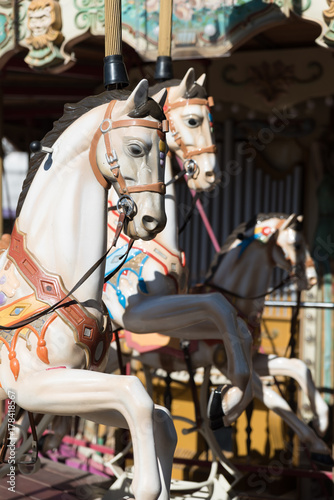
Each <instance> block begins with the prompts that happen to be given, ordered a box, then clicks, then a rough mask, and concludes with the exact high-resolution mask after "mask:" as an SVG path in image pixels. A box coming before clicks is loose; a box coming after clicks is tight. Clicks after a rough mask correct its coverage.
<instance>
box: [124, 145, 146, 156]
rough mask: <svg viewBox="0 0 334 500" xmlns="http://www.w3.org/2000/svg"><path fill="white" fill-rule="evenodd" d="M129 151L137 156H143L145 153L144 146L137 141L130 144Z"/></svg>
mask: <svg viewBox="0 0 334 500" xmlns="http://www.w3.org/2000/svg"><path fill="white" fill-rule="evenodd" d="M128 151H129V153H130V155H131V156H135V157H139V156H143V155H144V154H145V152H144V148H143V147H142V146H140V145H139V144H136V143H133V144H128Z"/></svg>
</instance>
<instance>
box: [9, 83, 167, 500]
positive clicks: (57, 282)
mask: <svg viewBox="0 0 334 500" xmlns="http://www.w3.org/2000/svg"><path fill="white" fill-rule="evenodd" d="M160 97H162V95H160ZM159 100H160V99H159ZM163 118H164V115H163V113H162V111H161V108H160V106H159V105H158V104H157V103H156V102H155V101H154V100H153V99H149V98H148V83H147V81H146V80H143V81H142V82H141V83H140V84H139V85H138V86H137V87H136V89H135V90H134V91H133V92H132V93H131V94H129V93H124V92H116V93H113V92H106V93H104V94H101V96H96V97H91V98H87V99H85V100H83V101H81V102H80V103H78V105H73V106H67V110H66V112H65V114H64V116H63V117H62V119H60V120H59V121H58V122H57V124H56V125H58V127H57V126H56V127H55V128H54V129H53V131H51V133H50V134H48V136H47V137H46V140H45V141H44V146H48V147H50V148H51V153H50V154H48V155H47V156H46V157H44V158H41V157H40V156H38V155H37V157H36V161H35V167H36V168H34V169H31V170H30V171H29V174H28V176H27V179H26V181H25V183H24V187H23V191H22V195H21V198H20V201H19V209H18V216H17V219H16V222H15V227H14V229H13V233H12V236H11V243H10V247H9V249H8V250H7V251H5V252H4V253H3V254H2V255H1V257H0V298H1V305H0V325H1V327H2V330H1V332H0V343H1V364H0V381H1V389H0V398H1V399H5V398H8V397H10V398H11V399H12V400H14V401H15V403H17V404H18V405H19V406H20V407H21V408H23V409H25V410H28V411H30V412H37V413H42V414H47V413H52V414H57V415H65V416H66V415H67V416H70V415H79V416H81V417H82V418H85V419H88V420H93V421H95V422H97V423H103V424H105V425H111V426H116V427H123V428H129V430H130V433H131V437H132V443H133V452H134V463H135V475H134V479H133V483H132V488H133V493H134V496H135V499H136V500H144V499H145V500H157V499H159V500H168V498H169V486H170V477H171V467H172V459H173V453H174V448H175V444H176V435H175V429H174V425H173V423H172V420H171V417H170V415H169V413H168V412H167V411H166V410H165V409H164V408H161V407H155V406H154V404H153V402H152V400H151V398H150V397H149V396H148V394H147V392H146V390H145V389H144V387H143V385H142V384H141V383H140V381H139V380H138V379H137V378H136V377H123V376H117V375H109V374H105V373H102V371H103V369H104V368H105V365H106V357H107V353H108V350H109V345H110V329H109V328H108V320H107V313H106V311H105V309H104V307H103V303H102V285H103V278H104V266H103V265H96V263H100V264H101V262H102V261H103V258H101V257H103V255H104V254H105V252H106V248H107V247H106V244H107V189H108V188H109V187H110V183H112V184H113V185H114V187H115V189H116V190H117V191H118V193H119V194H120V195H124V194H125V195H126V196H127V197H126V198H125V204H127V203H130V205H131V207H133V208H134V209H135V212H136V214H135V217H133V215H134V214H133V213H132V214H130V217H131V220H130V221H129V223H128V224H127V225H126V230H127V234H128V235H129V236H131V237H133V238H138V237H140V238H144V239H147V238H151V237H152V236H154V235H156V234H157V232H159V231H160V230H161V229H162V228H163V227H164V224H165V212H164V200H163V196H162V195H163V193H164V183H163V182H162V180H163V171H164V168H163V166H164V165H163V161H161V160H162V159H161V155H160V152H161V151H162V150H163V149H164V133H163V127H162V120H163ZM130 199H131V200H130ZM123 201H124V199H123ZM122 203H123V202H122V201H120V206H122V205H121V204H122ZM124 206H125V205H124ZM127 209H128V207H127V208H126V210H127ZM128 215H129V214H128ZM87 271H88V273H87Z"/></svg>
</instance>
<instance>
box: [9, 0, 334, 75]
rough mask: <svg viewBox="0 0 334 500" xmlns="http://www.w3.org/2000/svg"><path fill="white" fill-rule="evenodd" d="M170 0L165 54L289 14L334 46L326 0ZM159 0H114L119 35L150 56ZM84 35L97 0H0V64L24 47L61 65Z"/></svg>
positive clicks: (214, 48) (50, 64)
mask: <svg viewBox="0 0 334 500" xmlns="http://www.w3.org/2000/svg"><path fill="white" fill-rule="evenodd" d="M173 5H174V11H173V37H172V58H173V60H179V59H181V60H182V59H186V60H189V59H194V58H219V57H222V56H224V55H228V54H230V53H231V52H233V51H234V50H235V49H236V48H237V47H239V46H241V45H243V44H244V43H246V42H247V40H249V39H251V38H253V37H256V36H257V35H258V34H259V33H262V32H264V31H265V30H268V29H269V28H272V27H275V26H283V25H287V26H288V23H289V22H290V17H291V16H295V17H296V16H298V18H300V19H305V20H306V21H313V22H314V23H316V24H317V25H318V27H319V31H320V30H321V34H320V36H318V38H317V43H319V44H320V45H322V46H326V47H328V48H334V24H333V21H334V19H333V16H334V2H333V1H328V2H327V1H326V0H223V1H218V0H197V1H196V2H189V1H187V0H174V4H173ZM159 8H160V1H159V0H150V1H145V0H122V27H123V41H124V42H126V43H127V44H129V45H130V46H131V47H132V48H133V49H135V50H136V51H137V52H138V54H139V55H140V57H141V58H142V59H143V60H144V61H155V60H156V57H157V47H158V36H159ZM306 24H307V23H306ZM15 27H16V28H15ZM15 30H16V31H15ZM317 35H318V34H317ZM317 35H316V36H317ZM92 36H93V37H100V38H103V37H104V0H17V1H16V2H14V1H11V0H0V68H1V67H3V65H4V64H5V63H6V61H7V60H8V59H9V58H11V57H12V56H13V55H14V54H15V53H16V52H17V51H26V58H25V62H26V64H27V65H28V66H30V67H32V68H36V69H38V70H39V71H40V70H43V71H48V72H54V73H55V72H57V73H58V72H61V71H64V70H67V69H69V68H70V67H71V66H73V64H74V63H75V61H76V56H75V53H73V49H74V47H75V46H76V45H77V44H78V43H80V42H82V40H84V39H85V38H88V37H92ZM316 36H315V38H316Z"/></svg>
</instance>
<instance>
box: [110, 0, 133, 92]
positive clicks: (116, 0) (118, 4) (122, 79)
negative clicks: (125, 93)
mask: <svg viewBox="0 0 334 500" xmlns="http://www.w3.org/2000/svg"><path fill="white" fill-rule="evenodd" d="M121 8H122V1H121V0H105V5H104V10H105V58H104V86H105V88H106V89H107V90H111V89H113V88H123V87H126V86H127V85H129V79H128V75H127V71H126V68H125V64H124V61H123V56H122V13H121Z"/></svg>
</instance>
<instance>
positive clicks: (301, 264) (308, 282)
mask: <svg viewBox="0 0 334 500" xmlns="http://www.w3.org/2000/svg"><path fill="white" fill-rule="evenodd" d="M302 222H303V216H302V215H299V216H297V215H295V214H291V215H290V216H289V217H287V218H286V219H284V220H283V221H282V219H280V220H279V222H278V224H277V225H276V227H275V229H274V230H273V233H272V234H271V236H270V238H271V239H272V240H273V241H274V243H275V244H274V245H273V250H272V258H273V260H274V262H275V265H277V266H278V267H280V268H281V269H284V270H285V271H287V272H289V274H290V277H291V278H292V279H293V281H294V282H295V284H296V286H297V289H298V290H300V291H301V290H309V289H310V288H311V287H312V286H314V285H315V284H316V283H317V275H316V270H315V266H314V262H313V259H312V257H311V255H310V253H309V250H308V247H307V244H306V241H305V237H304V235H303V233H302Z"/></svg>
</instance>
